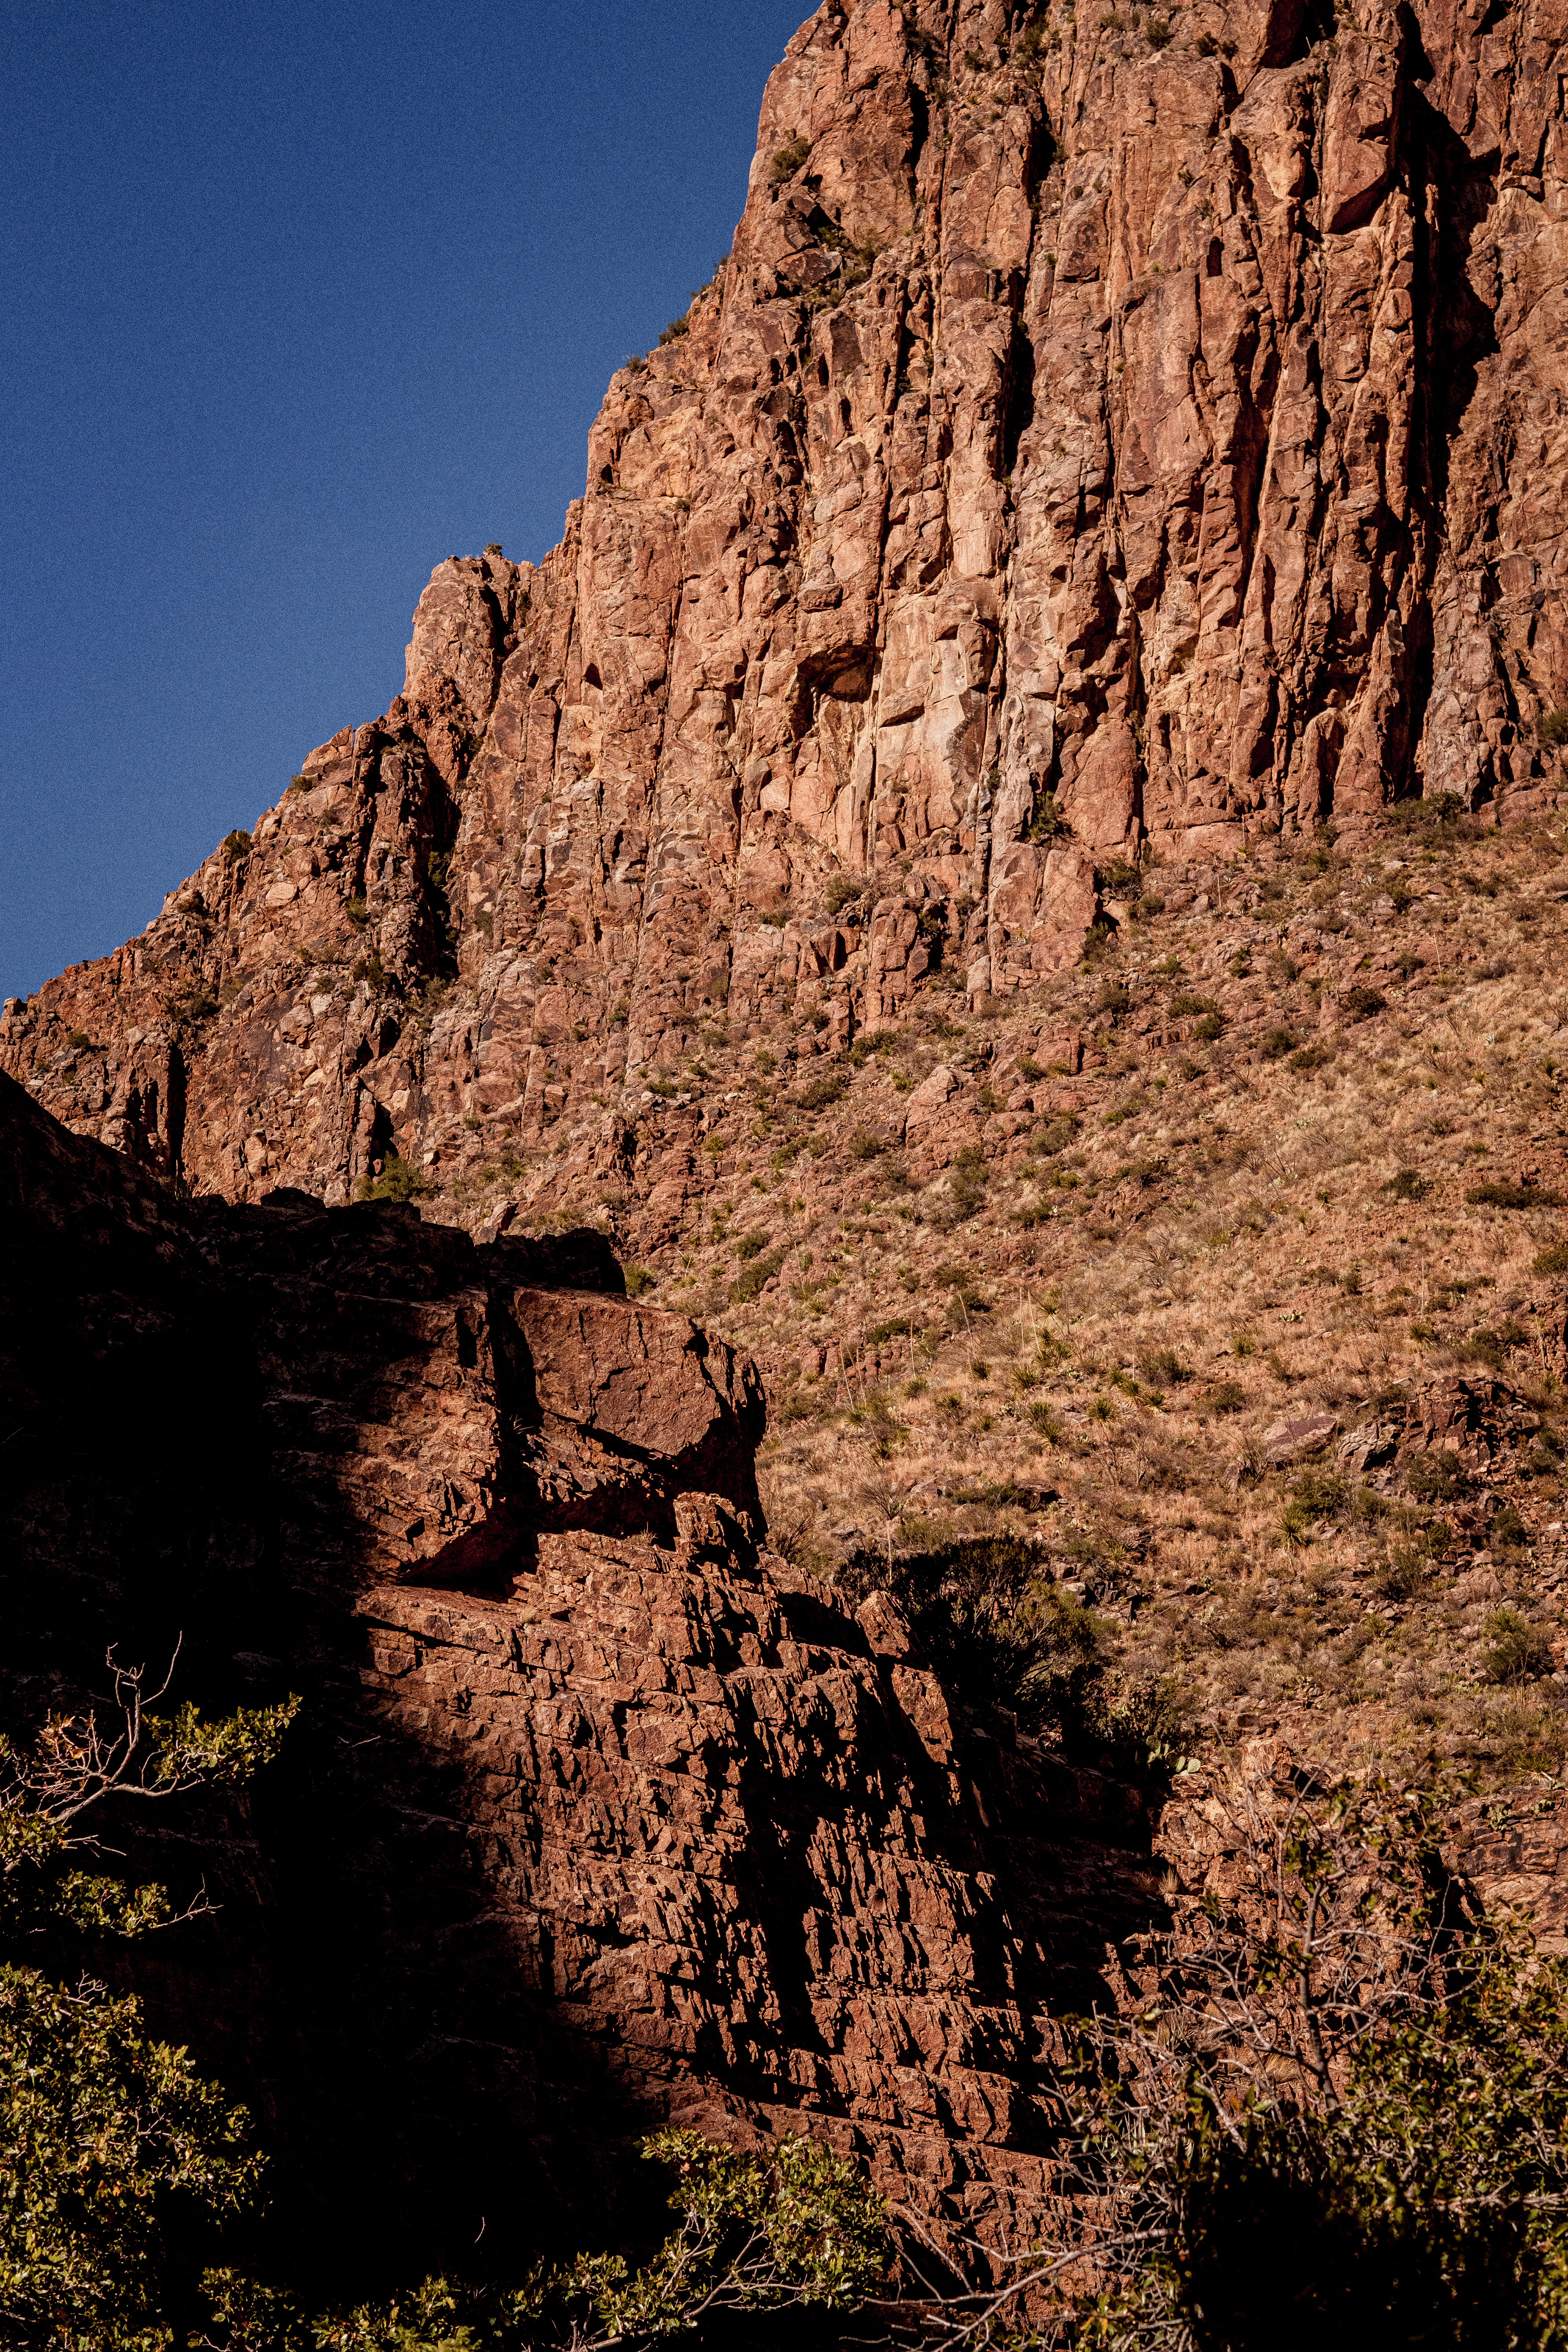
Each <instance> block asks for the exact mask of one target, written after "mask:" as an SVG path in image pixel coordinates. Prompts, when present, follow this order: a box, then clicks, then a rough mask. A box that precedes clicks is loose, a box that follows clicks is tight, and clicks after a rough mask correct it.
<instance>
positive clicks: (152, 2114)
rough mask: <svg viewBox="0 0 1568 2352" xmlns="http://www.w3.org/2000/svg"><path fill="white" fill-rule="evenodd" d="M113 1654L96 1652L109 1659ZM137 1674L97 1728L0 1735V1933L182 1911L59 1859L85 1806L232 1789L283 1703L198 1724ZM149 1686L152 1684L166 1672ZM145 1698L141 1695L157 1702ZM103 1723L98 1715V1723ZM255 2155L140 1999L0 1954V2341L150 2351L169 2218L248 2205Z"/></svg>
mask: <svg viewBox="0 0 1568 2352" xmlns="http://www.w3.org/2000/svg"><path fill="white" fill-rule="evenodd" d="M110 1663H111V1664H112V1660H111V1661H110ZM164 1688H165V1689H166V1688H167V1683H166V1682H165V1685H164ZM162 1695H163V1694H162V1692H160V1693H158V1694H156V1695H155V1696H162ZM299 1704H300V1703H299V1701H298V1700H297V1699H289V1700H285V1701H283V1702H282V1703H280V1704H279V1706H272V1707H264V1708H257V1709H247V1710H245V1711H244V1712H242V1713H240V1714H238V1715H236V1716H232V1717H227V1718H226V1719H225V1720H223V1721H220V1722H208V1721H205V1719H204V1718H203V1717H201V1716H200V1715H199V1714H198V1713H197V1711H196V1709H195V1707H194V1706H191V1705H189V1704H188V1703H187V1704H185V1705H183V1706H180V1707H178V1708H177V1709H176V1710H175V1712H174V1714H173V1715H172V1716H169V1717H158V1716H154V1715H152V1714H149V1713H147V1712H146V1711H145V1709H144V1706H143V1693H142V1675H141V1672H140V1670H126V1669H115V1670H114V1700H113V1712H112V1717H111V1719H110V1726H109V1727H108V1728H105V1727H104V1726H103V1725H101V1724H100V1720H99V1718H98V1717H97V1715H96V1714H95V1713H83V1714H79V1715H75V1716H52V1717H49V1718H48V1719H47V1722H46V1723H45V1725H44V1727H43V1729H42V1730H41V1731H40V1733H39V1734H38V1736H37V1739H36V1740H35V1741H34V1742H33V1744H32V1746H31V1747H30V1748H22V1747H19V1746H17V1745H16V1743H15V1742H13V1741H11V1740H9V1739H5V1740H0V1931H3V1933H4V1935H5V1938H6V1940H7V1941H8V1942H15V1940H16V1938H17V1937H19V1936H21V1935H23V1934H31V1933H36V1932H37V1930H39V1929H40V1928H47V1929H49V1930H50V1931H52V1934H53V1935H54V1936H56V1937H58V1936H60V1935H61V1934H68V1932H69V1931H70V1930H71V1929H73V1928H75V1929H85V1930H88V1931H89V1932H91V1933H93V1934H95V1935H100V1936H101V1935H127V1936H130V1935H137V1934H141V1933H142V1932H143V1931H145V1930H146V1929H148V1928H151V1927H162V1926H164V1925H167V1924H169V1923H170V1922H171V1921H172V1920H174V1918H176V1917H189V1916H192V1913H193V1912H196V1911H199V1910H201V1909H202V1908H204V1907H205V1906H204V1905H203V1904H202V1903H201V1902H200V1901H199V1900H198V1902H197V1903H196V1904H195V1905H193V1906H190V1907H189V1909H188V1910H187V1911H185V1912H184V1913H181V1914H175V1913H174V1910H173V1908H172V1906H171V1905H170V1902H169V1898H168V1896H167V1895H166V1894H165V1892H164V1890H163V1888H162V1887H161V1886H157V1885H141V1886H136V1885H125V1884H123V1883H122V1882H121V1881H119V1880H117V1879H114V1878H112V1877H110V1876H107V1875H103V1874H97V1873H89V1872H84V1871H81V1870H79V1869H76V1868H74V1867H72V1866H71V1865H72V1859H73V1855H74V1854H75V1853H79V1852H85V1853H91V1854H93V1855H94V1857H95V1858H96V1856H97V1855H98V1853H100V1851H102V1849H101V1847H100V1841H99V1839H98V1838H97V1836H96V1835H95V1833H94V1824H93V1823H92V1822H91V1821H90V1820H89V1819H87V1818H86V1817H87V1816H89V1815H90V1814H91V1813H92V1811H93V1809H94V1808H95V1807H97V1806H99V1805H100V1804H101V1803H102V1802H103V1801H105V1800H107V1799H113V1800H115V1801H118V1802H119V1803H120V1804H121V1805H124V1804H127V1803H132V1802H135V1801H142V1802H156V1801H161V1800H164V1799H168V1798H172V1797H177V1796H179V1795H181V1794H182V1793H184V1792H185V1791H188V1790H192V1789H195V1788H199V1787H212V1786H215V1785H216V1786H220V1787H223V1786H228V1787H232V1786H234V1785H236V1784H237V1783H239V1782H242V1781H244V1780H247V1779H248V1778H249V1777H250V1775H251V1774H252V1773H253V1772H254V1771H255V1770H257V1769H258V1768H259V1767H260V1766H261V1765H262V1764H265V1763H267V1762H269V1761H270V1760H271V1759H272V1757H273V1756H274V1755H275V1754H276V1752H277V1748H278V1745H279V1741H280V1740H281V1738H282V1736H283V1733H284V1731H285V1729H286V1728H287V1727H288V1725H289V1723H290V1722H291V1721H292V1720H293V1718H294V1716H295V1714H296V1712H297V1711H298V1707H299ZM115 1718H117V1719H115ZM261 2163H262V2159H261V2158H260V2157H259V2155H258V2153H257V2151H256V2150H255V2149H254V2148H253V2147H251V2145H250V2143H249V2138H248V2126H247V2117H246V2115H245V2111H244V2109H243V2108H240V2107H237V2106H234V2105H230V2103H229V2102H228V2101H227V2099H226V2097H225V2095H224V2094H223V2093H222V2091H221V2090H219V2089H218V2087H217V2086H216V2084H211V2083H208V2082H205V2081H204V2079H203V2078H202V2076H201V2075H200V2074H197V2072H196V2070H195V2067H194V2065H193V2064H192V2063H191V2060H190V2057H189V2055H188V2053H186V2052H185V2051H184V2050H183V2049H176V2048H174V2047H172V2046H171V2045H170V2044H169V2043H167V2042H160V2041H157V2040H155V2039H153V2038H152V2037H151V2036H149V2035H148V2034H147V2032H145V2030H144V2028H143V2026H142V2012H141V2008H140V2005H139V2003H138V2002H137V2000H135V1999H134V1998H133V1997H131V1996H129V1995H119V1996H117V1995H114V1994H111V1993H110V1992H109V1991H108V1990H106V1989H105V1987H104V1986H103V1985H101V1984H100V1983H98V1982H96V1981H95V1980H94V1979H92V1978H90V1977H88V1976H85V1975H84V1976H80V1977H79V1978H78V1979H77V1980H76V1981H75V1982H74V1983H71V1984H58V1983H56V1982H53V1981H52V1980H51V1979H49V1978H48V1977H47V1975H45V1974H44V1973H43V1972H42V1971H41V1970H40V1969H37V1968H32V1967H27V1966H23V1965H20V1964H19V1963H18V1962H17V1961H16V1960H15V1959H14V1958H12V1959H5V1960H0V2334H3V2337H4V2340H5V2342H6V2343H8V2344H17V2345H30V2346H36V2347H40V2352H161V2348H162V2347H165V2346H166V2345H168V2344H169V2343H170V2342H171V2341H172V2338H171V2336H170V2335H169V2332H168V2329H167V2327H166V2326H165V2325H164V2305H165V2301H166V2293H167V2278H166V2273H167V2271H168V2267H169V2260H170V2257H169V2250H168V2244H167V2236H168V2229H169V2222H170V2219H171V2212H172V2210H177V2211H178V2212H179V2213H180V2215H181V2216H182V2218H183V2220H184V2222H185V2223H186V2224H187V2225H188V2224H189V2222H190V2221H192V2220H193V2219H195V2220H199V2221H202V2222H204V2223H205V2224H208V2225H210V2224H212V2223H214V2222H216V2221H221V2220H222V2219H223V2218H224V2217H225V2216H226V2215H227V2214H230V2213H233V2212H235V2211H237V2210H240V2209H241V2208H243V2207H245V2206H247V2205H248V2204H249V2203H251V2202H252V2200H254V2198H255V2195H256V2191H257V2187H258V2180H259V2177H260V2172H261Z"/></svg>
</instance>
